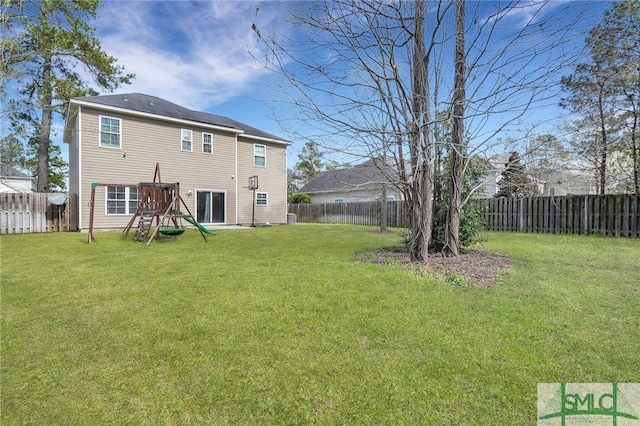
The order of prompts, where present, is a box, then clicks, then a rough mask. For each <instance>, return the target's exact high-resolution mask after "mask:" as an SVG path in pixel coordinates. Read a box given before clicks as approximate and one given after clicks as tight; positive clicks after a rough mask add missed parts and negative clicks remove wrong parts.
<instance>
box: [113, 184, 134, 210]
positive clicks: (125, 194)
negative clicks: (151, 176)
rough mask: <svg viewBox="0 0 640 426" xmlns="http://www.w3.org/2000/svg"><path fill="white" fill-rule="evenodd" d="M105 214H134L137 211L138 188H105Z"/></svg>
mask: <svg viewBox="0 0 640 426" xmlns="http://www.w3.org/2000/svg"><path fill="white" fill-rule="evenodd" d="M106 190H107V196H106V202H107V214H108V215H111V214H114V215H116V214H125V215H128V214H134V213H135V212H136V210H137V209H138V188H135V187H134V188H130V187H124V186H107V188H106Z"/></svg>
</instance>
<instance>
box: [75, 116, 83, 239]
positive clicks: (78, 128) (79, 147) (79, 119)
mask: <svg viewBox="0 0 640 426" xmlns="http://www.w3.org/2000/svg"><path fill="white" fill-rule="evenodd" d="M81 129H82V105H79V106H78V114H77V118H76V130H75V131H76V141H75V142H76V145H77V148H76V149H77V151H78V231H82V218H83V217H82V130H81Z"/></svg>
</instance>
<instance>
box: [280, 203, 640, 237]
mask: <svg viewBox="0 0 640 426" xmlns="http://www.w3.org/2000/svg"><path fill="white" fill-rule="evenodd" d="M477 202H479V203H483V204H484V219H485V226H486V229H487V230H489V231H512V232H538V233H555V234H584V235H586V234H594V233H601V234H604V235H609V236H616V237H640V196H638V195H575V196H564V197H526V198H489V199H486V200H478V201H477ZM380 206H381V204H380V202H358V203H335V204H293V205H291V206H290V207H289V212H290V213H295V214H296V215H297V220H298V222H302V223H304V222H307V223H345V224H354V225H370V226H379V225H380ZM388 207H389V216H388V222H387V224H388V226H390V227H401V228H406V227H408V226H409V213H408V212H409V208H408V206H407V204H406V203H405V202H401V201H389V202H388Z"/></svg>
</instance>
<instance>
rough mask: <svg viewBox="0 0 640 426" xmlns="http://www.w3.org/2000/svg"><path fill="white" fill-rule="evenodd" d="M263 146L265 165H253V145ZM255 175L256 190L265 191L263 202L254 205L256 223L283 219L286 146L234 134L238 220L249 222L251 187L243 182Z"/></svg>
mask: <svg viewBox="0 0 640 426" xmlns="http://www.w3.org/2000/svg"><path fill="white" fill-rule="evenodd" d="M255 144H258V145H265V146H266V166H265V167H262V166H255V165H254V149H253V148H254V145H255ZM254 175H257V176H258V186H259V188H258V190H257V191H256V192H263V193H264V192H266V193H267V194H268V204H267V205H266V206H255V214H256V221H258V222H259V223H266V222H269V223H272V224H277V223H286V221H287V181H286V179H287V177H286V176H287V155H286V146H285V145H282V144H275V143H269V142H264V141H262V140H257V139H251V138H248V137H245V136H243V135H238V179H239V182H238V183H239V189H238V191H239V192H238V210H239V214H238V221H239V222H240V223H243V224H251V214H252V207H253V206H252V204H253V202H254V200H253V191H250V190H248V189H246V188H243V186H247V185H248V184H249V176H254Z"/></svg>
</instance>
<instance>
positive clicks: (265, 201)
mask: <svg viewBox="0 0 640 426" xmlns="http://www.w3.org/2000/svg"><path fill="white" fill-rule="evenodd" d="M258 195H264V204H261V203H258ZM255 203H256V206H261V207H264V206H268V205H269V193H267V192H256V199H255Z"/></svg>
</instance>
